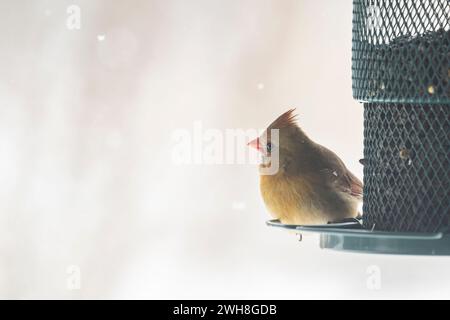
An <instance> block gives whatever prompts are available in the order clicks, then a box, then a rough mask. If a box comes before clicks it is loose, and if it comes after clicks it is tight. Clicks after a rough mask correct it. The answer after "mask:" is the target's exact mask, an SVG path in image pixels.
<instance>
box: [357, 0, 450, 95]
mask: <svg viewBox="0 0 450 320" xmlns="http://www.w3.org/2000/svg"><path fill="white" fill-rule="evenodd" d="M449 29H450V1H448V0H355V1H354V11H353V49H352V51H353V66H352V69H353V96H354V97H355V98H356V99H358V100H361V101H371V102H402V103H405V102H409V103H450V98H449V92H450V81H449V77H450V65H449V49H450V31H449Z"/></svg>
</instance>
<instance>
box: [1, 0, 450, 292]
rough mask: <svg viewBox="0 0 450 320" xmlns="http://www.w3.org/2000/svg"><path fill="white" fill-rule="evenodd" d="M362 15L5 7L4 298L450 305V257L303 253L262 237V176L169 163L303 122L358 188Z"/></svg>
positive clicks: (342, 4)
mask: <svg viewBox="0 0 450 320" xmlns="http://www.w3.org/2000/svg"><path fill="white" fill-rule="evenodd" d="M70 5H77V6H79V7H80V9H81V29H79V30H69V29H68V28H67V26H66V20H67V18H68V16H69V14H67V12H66V10H67V8H68V7H69V6H70ZM351 15H352V4H351V0H339V1H338V0H320V1H313V0H244V1H238V0H227V1H225V0H220V1H219V0H195V1H184V0H169V1H168V0H132V1H106V0H96V1H92V0H85V1H82V0H72V1H65V0H64V1H62V0H34V1H25V0H20V1H13V0H3V1H1V2H0V17H1V19H0V42H1V50H0V68H1V73H0V179H1V180H0V181H1V183H0V198H1V201H0V297H1V298H62V299H78V298H192V299H197V298H255V299H257V298H274V299H276V298H288V299H291V298H292V299H296V298H400V297H406V298H439V297H446V298H450V279H449V277H448V276H447V274H446V273H445V272H446V271H445V270H447V269H449V268H450V259H449V258H442V257H431V258H430V257H401V256H377V255H362V254H350V253H337V252H332V251H324V250H320V249H319V247H318V239H316V238H315V237H308V238H306V239H304V241H303V242H302V243H298V242H297V240H296V238H295V237H294V236H293V235H290V234H288V233H284V232H281V231H278V230H274V229H271V228H268V227H266V226H265V220H267V219H268V218H269V216H268V214H267V212H266V210H265V208H264V205H263V202H262V199H261V197H260V195H259V188H258V174H257V168H256V167H253V166H250V165H187V166H176V165H174V164H173V163H172V159H171V150H172V147H173V141H172V140H171V134H172V133H173V131H174V130H176V129H179V128H186V129H188V130H191V129H192V126H193V123H194V121H196V120H200V121H202V124H203V126H204V127H205V128H215V129H220V130H225V129H226V128H244V129H247V128H258V129H259V128H264V127H265V126H266V125H267V124H269V123H270V122H271V121H272V120H273V119H274V118H275V117H276V116H278V115H279V114H281V113H282V112H284V111H286V110H287V109H289V108H290V107H297V111H298V113H299V120H300V124H301V126H302V127H303V128H304V129H305V131H306V132H308V133H309V135H310V136H311V137H312V138H313V139H315V140H316V141H317V142H319V143H322V144H324V145H326V146H328V147H330V148H331V149H333V150H334V151H335V152H336V153H337V154H339V155H340V156H341V158H342V159H343V160H344V161H345V162H346V164H347V166H348V167H349V168H350V169H351V170H352V171H353V172H354V173H355V174H357V175H358V176H359V177H360V178H362V166H361V165H360V164H359V163H358V159H360V158H361V157H362V136H363V119H362V106H361V105H360V104H359V103H357V102H355V101H353V100H352V97H351V21H352V16H351ZM242 147H243V148H244V147H245V146H242ZM371 266H376V268H379V271H380V272H381V274H380V276H381V277H380V284H381V287H380V288H373V287H371V286H370V285H368V281H369V277H370V274H369V273H368V271H370V270H372V269H371ZM73 270H76V272H75V275H78V271H79V275H80V276H81V277H80V278H79V280H80V281H79V282H77V283H78V284H79V287H78V286H75V287H73V286H71V285H70V283H73V282H72V280H73V276H74V273H71V272H72V271H73ZM77 279H78V278H77ZM68 284H69V285H68Z"/></svg>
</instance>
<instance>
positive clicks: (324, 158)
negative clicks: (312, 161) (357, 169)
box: [316, 144, 363, 199]
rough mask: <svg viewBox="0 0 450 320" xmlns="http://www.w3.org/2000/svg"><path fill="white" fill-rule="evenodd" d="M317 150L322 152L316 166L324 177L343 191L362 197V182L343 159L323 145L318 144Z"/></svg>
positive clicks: (358, 197)
mask: <svg viewBox="0 0 450 320" xmlns="http://www.w3.org/2000/svg"><path fill="white" fill-rule="evenodd" d="M316 150H317V152H318V153H319V154H320V156H319V157H318V158H319V159H320V160H319V161H317V162H316V166H317V169H318V171H319V172H320V174H321V177H322V179H324V180H326V182H327V183H328V184H329V185H332V186H333V187H335V188H337V189H339V190H341V191H342V192H345V193H348V194H349V195H351V196H353V197H355V198H357V199H362V196H363V184H362V182H361V181H360V180H359V179H358V178H357V177H356V176H355V175H354V174H353V173H351V172H350V171H349V170H348V169H347V168H346V166H345V164H344V163H343V162H342V160H341V159H340V158H339V157H338V156H337V155H336V154H335V153H334V152H333V151H331V150H329V149H327V148H325V147H323V146H321V145H318V144H316Z"/></svg>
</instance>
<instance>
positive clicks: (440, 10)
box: [352, 0, 450, 232]
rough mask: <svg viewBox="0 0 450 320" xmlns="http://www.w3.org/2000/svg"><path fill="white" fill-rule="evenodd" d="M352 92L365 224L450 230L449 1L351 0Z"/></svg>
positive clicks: (395, 228)
mask: <svg viewBox="0 0 450 320" xmlns="http://www.w3.org/2000/svg"><path fill="white" fill-rule="evenodd" d="M353 4H354V11H353V49H352V60H353V61H352V62H353V63H352V80H353V96H354V98H355V99H357V100H360V101H363V102H366V103H365V104H364V109H365V112H364V158H365V166H364V208H363V211H364V225H365V227H366V228H370V229H372V228H373V229H376V230H385V231H411V232H435V231H439V230H442V229H446V228H448V227H450V192H449V183H450V175H449V168H450V145H449V141H450V114H449V112H450V1H449V0H421V1H417V0H354V1H353Z"/></svg>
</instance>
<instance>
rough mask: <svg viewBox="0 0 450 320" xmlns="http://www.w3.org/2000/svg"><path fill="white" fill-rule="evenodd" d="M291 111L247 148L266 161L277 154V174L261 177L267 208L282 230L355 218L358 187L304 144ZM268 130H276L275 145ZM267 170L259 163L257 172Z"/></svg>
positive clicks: (329, 155)
mask: <svg viewBox="0 0 450 320" xmlns="http://www.w3.org/2000/svg"><path fill="white" fill-rule="evenodd" d="M294 111H295V109H291V110H289V111H287V112H285V113H284V114H282V115H281V116H280V117H278V118H277V119H276V120H275V121H274V122H273V123H272V124H271V125H270V126H269V127H268V128H267V130H266V131H265V132H264V134H263V135H262V136H260V137H259V138H256V139H255V140H253V141H251V142H249V146H251V147H253V148H256V149H257V150H258V151H260V152H261V153H262V155H263V159H265V160H266V161H270V159H271V158H272V156H273V155H274V153H275V152H276V154H277V155H278V160H279V169H278V171H277V172H276V173H274V174H269V175H266V174H261V177H260V189H261V194H262V197H263V199H264V202H265V204H266V207H267V208H268V210H269V211H270V213H271V214H272V216H273V217H274V218H275V219H279V220H280V221H281V222H282V223H284V224H297V225H311V224H326V223H328V222H336V221H339V220H343V219H346V218H355V217H356V216H357V215H358V210H357V207H358V203H359V202H360V201H361V200H362V193H363V185H362V183H361V181H360V180H359V179H358V178H357V177H355V176H354V175H353V174H352V173H351V172H350V171H349V170H348V169H347V168H346V167H345V165H344V163H343V162H342V160H341V159H339V157H338V156H337V155H336V154H335V153H334V152H332V151H330V150H329V149H327V148H325V147H323V146H321V145H319V144H317V143H315V142H314V141H312V140H311V139H310V138H308V136H307V135H306V134H305V133H304V132H303V130H302V129H301V128H300V127H299V126H298V125H297V123H296V120H295V117H296V116H295V115H294ZM271 129H278V131H277V132H278V139H273V138H272V137H271V136H273V135H271V132H272V131H271ZM272 140H278V142H276V141H272ZM268 159H269V160H268ZM268 165H270V162H269V163H267V162H266V163H262V164H261V165H260V172H261V170H264V168H266V167H267V166H268Z"/></svg>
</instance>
